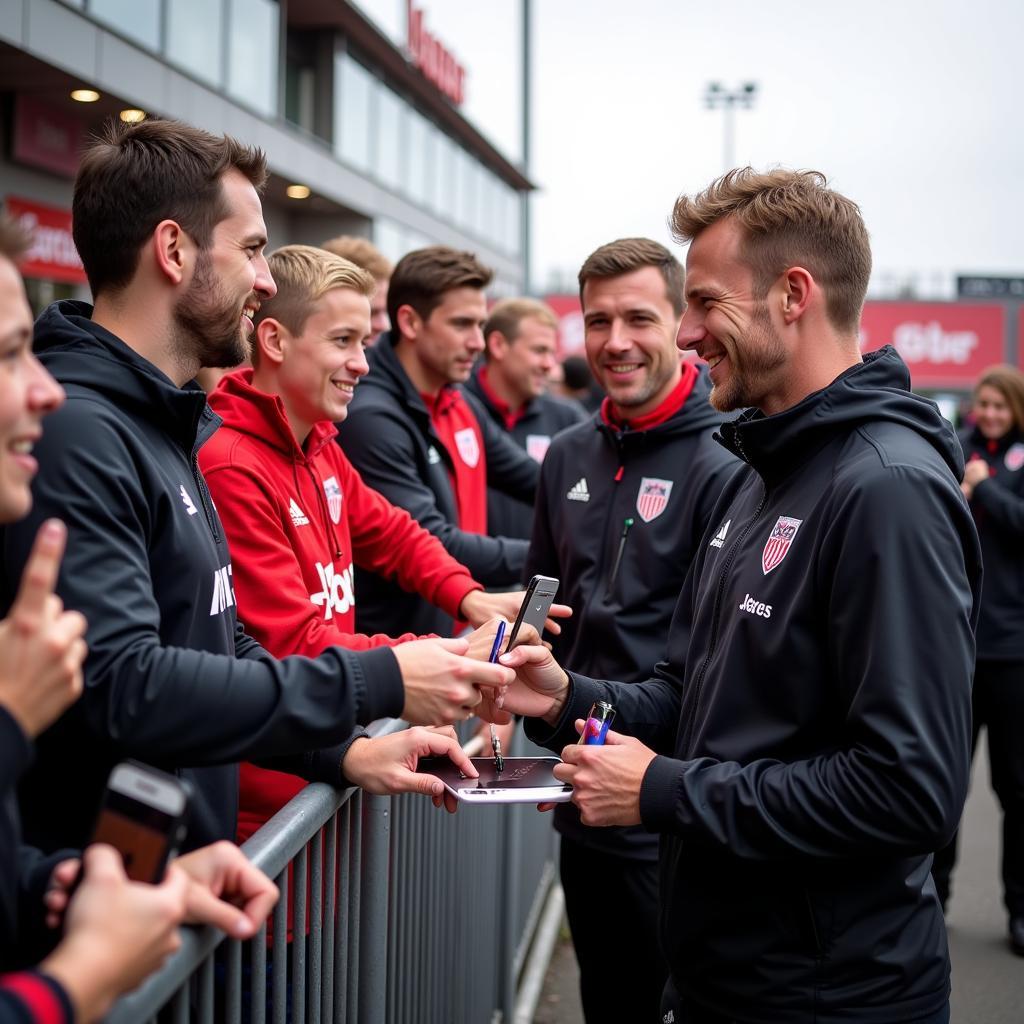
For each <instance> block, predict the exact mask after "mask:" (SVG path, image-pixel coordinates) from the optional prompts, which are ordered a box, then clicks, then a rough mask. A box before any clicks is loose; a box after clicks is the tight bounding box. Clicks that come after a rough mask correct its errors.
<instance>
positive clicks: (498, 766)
mask: <svg viewBox="0 0 1024 1024" xmlns="http://www.w3.org/2000/svg"><path fill="white" fill-rule="evenodd" d="M504 639H505V620H504V619H502V620H501V621H500V622H499V623H498V632H497V633H495V634H494V646H493V647H492V648H491V656H490V657H489V658H488V659H487V660H488V661H490V662H495V661H497V660H498V655H499V654H500V653H501V641H502V640H504ZM491 750H492V751H493V752H494V770H495V771H496V772H497V773H498V774H499V775H500V774H501V772H502V770H503V769H504V767H505V758H503V757H502V756H501V740H499V739H498V730H497V729H495V727H494V723H493V722H491Z"/></svg>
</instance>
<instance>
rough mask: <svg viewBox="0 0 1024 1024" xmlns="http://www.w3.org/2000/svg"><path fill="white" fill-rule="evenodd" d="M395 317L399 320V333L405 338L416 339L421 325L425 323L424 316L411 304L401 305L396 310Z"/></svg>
mask: <svg viewBox="0 0 1024 1024" xmlns="http://www.w3.org/2000/svg"><path fill="white" fill-rule="evenodd" d="M395 319H396V320H397V322H398V333H399V334H400V335H401V336H402V337H403V338H409V339H410V340H412V341H415V340H416V335H417V334H418V333H419V330H420V327H421V326H422V325H423V318H422V317H421V316H420V315H419V313H417V312H416V310H415V309H413V308H412V306H410V305H404V306H399V307H398V309H397V310H395Z"/></svg>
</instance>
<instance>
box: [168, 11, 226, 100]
mask: <svg viewBox="0 0 1024 1024" xmlns="http://www.w3.org/2000/svg"><path fill="white" fill-rule="evenodd" d="M223 11H224V0H174V2H173V3H168V4H167V57H168V59H169V60H172V61H174V63H175V64H180V65H181V66H182V67H183V68H184V69H185V70H186V71H190V72H192V74H194V75H196V77H198V78H202V79H203V80H204V81H206V82H209V83H210V84H211V85H221V84H222V83H223V81H224V68H223V60H222V57H221V40H222V38H223V37H222V31H221V30H222V28H223V24H224V20H223Z"/></svg>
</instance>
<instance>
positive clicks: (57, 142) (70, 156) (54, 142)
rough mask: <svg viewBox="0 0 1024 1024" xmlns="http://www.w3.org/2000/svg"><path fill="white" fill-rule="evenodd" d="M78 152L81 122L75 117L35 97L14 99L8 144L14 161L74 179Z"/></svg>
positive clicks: (79, 148) (80, 141)
mask: <svg viewBox="0 0 1024 1024" xmlns="http://www.w3.org/2000/svg"><path fill="white" fill-rule="evenodd" d="M81 150H82V122H81V121H79V120H78V118H77V117H75V116H74V115H73V114H69V113H67V112H66V111H64V110H60V109H59V108H58V107H52V106H50V104H48V103H44V102H43V101H42V100H40V99H36V98H35V97H34V96H21V95H19V96H18V97H17V98H16V99H15V101H14V138H13V140H12V144H11V155H12V156H13V157H14V159H15V160H17V161H18V162H19V163H23V164H27V165H28V166H30V167H41V168H42V169H43V170H44V171H52V172H53V173H54V174H60V175H62V176H63V177H65V178H73V177H74V176H75V175H76V174H77V173H78V157H79V154H80V153H81Z"/></svg>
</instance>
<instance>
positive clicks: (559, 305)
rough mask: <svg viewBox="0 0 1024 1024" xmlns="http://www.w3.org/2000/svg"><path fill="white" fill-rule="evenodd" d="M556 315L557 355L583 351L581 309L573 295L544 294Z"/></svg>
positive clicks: (564, 355)
mask: <svg viewBox="0 0 1024 1024" xmlns="http://www.w3.org/2000/svg"><path fill="white" fill-rule="evenodd" d="M544 301H545V302H546V303H547V304H548V305H549V306H550V307H551V309H552V311H553V312H554V314H555V316H556V317H558V355H559V357H560V358H561V359H564V358H565V357H566V356H572V355H576V354H577V353H580V352H582V351H583V309H582V308H581V306H580V300H579V299H578V298H577V297H576V296H575V295H545V296H544Z"/></svg>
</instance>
